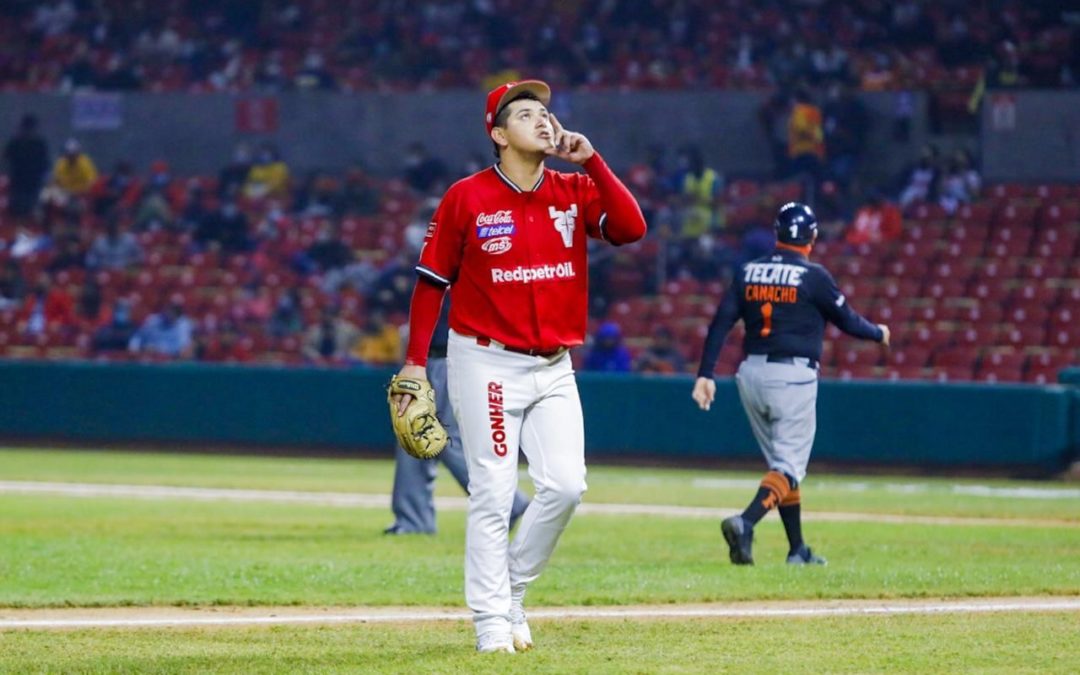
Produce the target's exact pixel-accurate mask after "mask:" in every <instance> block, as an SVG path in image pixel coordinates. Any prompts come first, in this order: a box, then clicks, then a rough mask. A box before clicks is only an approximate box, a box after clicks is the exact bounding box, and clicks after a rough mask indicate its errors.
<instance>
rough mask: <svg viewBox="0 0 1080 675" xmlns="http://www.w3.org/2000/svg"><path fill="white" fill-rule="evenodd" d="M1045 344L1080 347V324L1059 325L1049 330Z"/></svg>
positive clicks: (1067, 347) (1066, 347)
mask: <svg viewBox="0 0 1080 675" xmlns="http://www.w3.org/2000/svg"><path fill="white" fill-rule="evenodd" d="M1047 344H1049V345H1051V346H1054V347H1059V348H1062V349H1076V348H1080V326H1077V325H1075V324H1074V325H1072V326H1059V327H1057V328H1054V329H1053V330H1052V331H1050V334H1049V335H1048V336H1047Z"/></svg>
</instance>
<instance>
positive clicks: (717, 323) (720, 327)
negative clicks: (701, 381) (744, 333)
mask: <svg viewBox="0 0 1080 675" xmlns="http://www.w3.org/2000/svg"><path fill="white" fill-rule="evenodd" d="M740 295H741V292H740V291H739V283H738V280H737V279H732V281H731V285H730V286H729V287H728V289H727V292H726V293H724V299H723V300H722V301H721V302H720V306H719V307H717V308H716V314H714V315H713V320H712V322H711V323H710V324H709V332H708V334H707V335H706V336H705V347H704V348H703V349H702V350H701V363H700V364H699V365H698V373H697V374H698V377H712V376H713V371H714V370H716V362H717V360H718V359H719V358H720V350H721V349H722V348H723V347H724V340H725V339H726V338H727V334H728V333H729V332H730V331H731V327H732V326H734V325H735V322H736V321H738V320H739V297H740Z"/></svg>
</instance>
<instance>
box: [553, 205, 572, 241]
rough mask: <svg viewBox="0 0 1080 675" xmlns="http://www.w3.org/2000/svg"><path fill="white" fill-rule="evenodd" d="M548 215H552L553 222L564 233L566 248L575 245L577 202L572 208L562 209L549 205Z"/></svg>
mask: <svg viewBox="0 0 1080 675" xmlns="http://www.w3.org/2000/svg"><path fill="white" fill-rule="evenodd" d="M548 215H549V216H551V221H552V224H553V225H554V226H555V229H556V230H558V231H559V234H561V235H562V243H563V246H565V247H566V248H570V247H572V246H573V245H574V227H575V225H576V224H577V223H576V222H575V221H576V220H577V204H571V205H570V208H568V209H566V210H565V211H560V210H558V209H557V208H555V207H554V206H549V207H548Z"/></svg>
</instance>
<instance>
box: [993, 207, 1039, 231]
mask: <svg viewBox="0 0 1080 675" xmlns="http://www.w3.org/2000/svg"><path fill="white" fill-rule="evenodd" d="M1037 213H1038V207H1037V206H1035V205H1034V204H1023V203H1016V202H1012V203H1008V204H1006V205H1005V206H1004V207H1002V208H1001V209H998V211H997V213H996V215H995V217H994V226H995V227H997V228H999V229H1000V228H1004V227H1010V228H1011V227H1016V228H1027V229H1031V228H1033V227H1034V226H1035V216H1036V214H1037Z"/></svg>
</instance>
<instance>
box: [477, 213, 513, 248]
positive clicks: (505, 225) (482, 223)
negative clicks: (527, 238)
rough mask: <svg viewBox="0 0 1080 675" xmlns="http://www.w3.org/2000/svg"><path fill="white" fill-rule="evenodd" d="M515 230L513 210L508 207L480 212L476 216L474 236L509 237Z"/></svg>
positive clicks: (485, 237) (489, 237)
mask: <svg viewBox="0 0 1080 675" xmlns="http://www.w3.org/2000/svg"><path fill="white" fill-rule="evenodd" d="M515 230H516V228H515V227H514V212H513V211H511V210H509V209H505V210H502V211H496V212H495V213H481V214H479V215H478V216H476V236H477V238H479V239H491V238H493V237H510V236H513V234H514V231H515ZM500 253H502V251H500Z"/></svg>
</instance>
